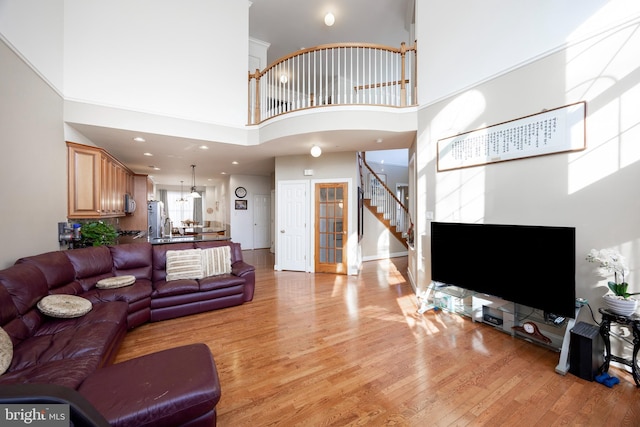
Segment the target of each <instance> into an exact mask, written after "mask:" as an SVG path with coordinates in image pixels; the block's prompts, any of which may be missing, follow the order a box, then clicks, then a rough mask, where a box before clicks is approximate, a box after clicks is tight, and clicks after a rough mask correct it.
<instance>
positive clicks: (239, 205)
mask: <svg viewBox="0 0 640 427" xmlns="http://www.w3.org/2000/svg"><path fill="white" fill-rule="evenodd" d="M235 208H236V210H237V211H238V210H243V211H246V210H247V201H246V200H236V203H235Z"/></svg>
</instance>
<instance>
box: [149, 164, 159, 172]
mask: <svg viewBox="0 0 640 427" xmlns="http://www.w3.org/2000/svg"><path fill="white" fill-rule="evenodd" d="M149 167H150V168H151V169H153V170H154V171H159V170H160V168H159V167H157V166H154V165H149Z"/></svg>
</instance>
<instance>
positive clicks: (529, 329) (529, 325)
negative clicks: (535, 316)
mask: <svg viewBox="0 0 640 427" xmlns="http://www.w3.org/2000/svg"><path fill="white" fill-rule="evenodd" d="M513 329H515V330H516V331H518V332H522V333H524V334H526V335H529V336H532V337H533V338H536V339H538V340H540V341H542V342H546V343H547V344H551V339H550V338H549V337H547V336H544V335H543V334H542V332H540V329H538V325H536V324H535V323H533V322H524V323H523V324H522V326H514V327H513Z"/></svg>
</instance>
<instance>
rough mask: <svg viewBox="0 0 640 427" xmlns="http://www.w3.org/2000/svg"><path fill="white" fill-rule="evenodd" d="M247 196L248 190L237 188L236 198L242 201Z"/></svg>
mask: <svg viewBox="0 0 640 427" xmlns="http://www.w3.org/2000/svg"><path fill="white" fill-rule="evenodd" d="M246 195H247V189H246V188H244V187H238V188H236V197H240V198H241V199H242V198H243V197H245V196H246Z"/></svg>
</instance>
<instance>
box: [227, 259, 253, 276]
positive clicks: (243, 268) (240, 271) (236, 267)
mask: <svg viewBox="0 0 640 427" xmlns="http://www.w3.org/2000/svg"><path fill="white" fill-rule="evenodd" d="M255 270H256V268H255V267H254V266H253V265H250V264H247V263H246V262H244V261H236V262H234V263H233V264H231V274H233V275H234V276H238V277H242V276H244V275H246V274H248V273H251V272H252V271H255Z"/></svg>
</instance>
